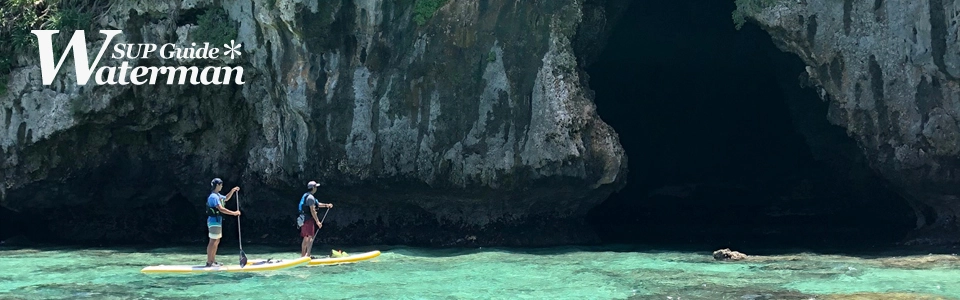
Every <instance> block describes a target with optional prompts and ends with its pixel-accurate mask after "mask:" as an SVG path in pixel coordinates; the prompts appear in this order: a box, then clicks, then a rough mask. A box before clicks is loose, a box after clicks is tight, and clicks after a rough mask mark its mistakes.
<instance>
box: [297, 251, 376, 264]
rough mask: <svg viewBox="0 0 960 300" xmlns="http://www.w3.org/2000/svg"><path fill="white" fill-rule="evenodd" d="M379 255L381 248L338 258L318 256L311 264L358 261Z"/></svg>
mask: <svg viewBox="0 0 960 300" xmlns="http://www.w3.org/2000/svg"><path fill="white" fill-rule="evenodd" d="M377 256H380V251H379V250H373V251H370V252H364V253H360V254H351V255H350V256H344V257H336V258H334V257H326V258H317V259H313V260H310V265H311V266H319V265H332V264H342V263H351V262H358V261H362V260H368V259H371V258H374V257H377Z"/></svg>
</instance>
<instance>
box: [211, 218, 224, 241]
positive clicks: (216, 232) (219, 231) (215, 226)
mask: <svg viewBox="0 0 960 300" xmlns="http://www.w3.org/2000/svg"><path fill="white" fill-rule="evenodd" d="M207 232H208V234H207V235H208V236H209V237H210V238H211V239H214V240H217V239H220V238H221V237H223V226H222V225H221V224H220V223H216V222H207Z"/></svg>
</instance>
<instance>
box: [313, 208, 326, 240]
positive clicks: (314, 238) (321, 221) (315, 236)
mask: <svg viewBox="0 0 960 300" xmlns="http://www.w3.org/2000/svg"><path fill="white" fill-rule="evenodd" d="M328 212H330V208H329V207H327V211H325V212H324V213H323V218H320V224H323V220H326V219H327V213H328ZM318 233H320V228H317V231H316V232H314V233H313V240H314V241H316V240H317V234H318Z"/></svg>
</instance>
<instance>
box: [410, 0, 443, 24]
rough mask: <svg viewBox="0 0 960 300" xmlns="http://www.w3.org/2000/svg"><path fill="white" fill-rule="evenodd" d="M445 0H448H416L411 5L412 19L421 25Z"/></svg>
mask: <svg viewBox="0 0 960 300" xmlns="http://www.w3.org/2000/svg"><path fill="white" fill-rule="evenodd" d="M447 1H450V0H417V3H416V4H414V6H413V21H414V22H417V25H420V26H423V24H426V23H427V20H430V18H431V17H433V14H434V13H436V12H437V10H438V9H440V7H443V5H444V4H447Z"/></svg>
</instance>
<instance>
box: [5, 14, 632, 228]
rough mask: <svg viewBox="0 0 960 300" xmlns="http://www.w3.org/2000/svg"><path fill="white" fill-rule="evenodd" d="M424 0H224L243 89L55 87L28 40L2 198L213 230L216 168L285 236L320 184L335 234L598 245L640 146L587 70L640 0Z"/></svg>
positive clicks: (186, 36)
mask: <svg viewBox="0 0 960 300" xmlns="http://www.w3.org/2000/svg"><path fill="white" fill-rule="evenodd" d="M417 2H419V1H360V2H354V1H316V0H313V1H310V0H305V1H299V0H294V1H272V0H255V1H223V2H222V8H223V9H224V11H225V12H226V13H227V16H228V17H229V19H230V20H231V21H232V22H235V23H234V24H233V25H236V28H237V32H238V34H237V36H236V40H237V42H238V43H242V44H243V55H242V56H241V58H240V59H239V60H238V61H235V62H233V63H232V65H239V66H243V67H245V71H244V79H245V81H246V84H244V85H225V86H216V87H215V86H205V87H199V86H189V85H164V84H158V85H153V86H149V85H144V86H129V85H128V86H122V87H121V86H92V85H87V86H84V87H80V86H77V85H76V82H75V81H74V78H73V77H72V76H73V72H72V64H65V67H64V69H62V70H61V72H60V73H59V75H58V79H57V80H56V81H55V83H54V84H53V85H50V86H43V85H41V83H40V70H39V63H38V61H37V60H36V56H35V55H32V54H30V55H26V54H25V55H24V56H23V57H20V58H19V59H20V61H19V67H18V68H16V69H15V70H14V71H13V73H12V74H11V76H10V78H11V82H10V84H9V92H8V93H7V94H5V95H3V96H0V120H2V121H3V123H0V146H2V147H0V148H2V152H3V157H4V160H3V161H2V162H0V176H2V180H3V185H0V195H2V196H0V205H2V206H3V207H5V208H7V209H10V210H12V211H14V212H16V213H17V214H20V215H21V217H24V216H29V217H30V218H39V219H40V220H43V222H42V223H41V224H45V225H41V226H39V227H37V226H31V227H24V228H22V231H23V232H27V233H28V234H33V235H36V236H48V237H49V238H51V239H57V240H74V241H77V240H80V241H83V240H100V241H140V240H148V241H162V240H179V241H193V240H203V239H205V237H204V228H203V221H202V220H203V216H202V209H201V206H202V205H203V199H205V197H206V194H207V193H209V191H208V189H209V184H208V183H209V181H210V179H211V178H213V177H221V178H223V179H224V180H225V189H229V188H232V187H233V186H235V185H239V186H241V188H242V190H241V192H240V198H239V201H242V202H241V205H242V208H243V209H244V211H245V212H246V213H245V214H244V221H243V223H242V224H243V225H244V229H243V232H244V233H245V234H244V237H248V236H249V237H253V238H252V239H253V240H270V241H277V240H283V241H287V240H294V239H297V236H296V228H295V225H293V224H294V219H295V215H294V214H295V211H294V204H295V203H296V202H298V201H299V198H300V195H301V194H302V193H303V192H305V189H306V187H305V184H306V182H307V181H308V180H317V181H319V182H321V183H322V184H323V187H322V188H321V189H320V191H319V195H318V196H319V197H318V198H320V199H321V201H323V202H333V203H335V204H336V208H335V209H333V210H331V211H330V214H329V215H328V217H327V221H328V223H330V224H332V225H327V226H324V229H325V230H328V229H329V230H330V231H328V235H323V234H321V235H320V236H319V237H318V239H320V240H321V242H335V243H350V242H359V243H413V244H456V243H458V242H459V243H467V242H470V243H482V244H520V243H522V244H538V243H548V242H549V243H559V242H586V241H592V240H594V239H595V237H594V236H593V235H592V233H589V232H588V231H587V230H583V229H580V226H579V225H580V224H581V222H582V221H581V217H582V216H583V215H584V214H585V213H586V212H587V210H589V209H590V208H592V207H593V206H595V205H596V204H597V203H599V202H600V201H602V200H603V199H605V198H606V196H607V195H609V194H610V193H612V192H614V191H616V190H617V189H619V188H620V187H621V186H622V185H623V183H624V178H625V175H626V165H627V164H626V159H627V158H626V156H625V154H624V151H623V149H622V147H621V146H620V142H619V140H618V137H617V134H616V133H615V132H614V131H613V129H612V128H611V127H609V126H608V125H606V124H604V123H603V122H602V121H601V120H600V119H599V117H598V116H597V114H596V112H595V108H594V104H593V102H592V101H591V97H592V95H591V92H590V90H589V88H588V87H587V86H586V80H585V76H586V75H585V73H583V72H582V67H583V66H582V65H581V64H583V63H586V60H588V59H589V58H590V57H595V56H596V55H598V54H599V51H600V49H602V43H600V41H603V40H605V37H606V34H607V32H608V31H609V30H610V27H611V25H610V24H612V22H613V21H614V20H615V19H616V16H617V14H616V12H617V10H616V8H617V7H623V5H624V3H626V2H625V1H587V3H583V1H580V0H568V1H545V2H544V1H537V2H527V1H524V2H515V1H449V2H448V3H446V4H445V5H443V6H441V7H440V8H439V10H438V11H436V12H435V14H434V15H433V17H432V18H429V19H428V20H427V22H426V23H424V24H423V25H419V24H417V23H415V22H413V21H412V20H413V14H416V13H420V12H419V11H418V9H419V7H417V6H418V5H419V4H418V3H417ZM218 7H219V6H215V5H214V4H213V2H211V1H203V0H200V1H186V2H182V3H181V2H180V1H153V2H143V1H140V2H126V1H118V3H116V4H115V5H114V6H113V7H112V9H111V11H110V13H108V14H107V15H106V17H105V18H104V19H103V20H100V23H99V24H98V25H97V26H99V27H102V28H108V27H109V28H117V29H120V30H123V34H122V35H119V36H117V38H116V39H115V42H117V43H142V42H148V43H158V44H160V43H167V42H170V43H180V44H189V42H191V41H194V40H192V39H191V35H192V34H194V33H196V32H197V31H198V30H205V29H204V28H197V27H196V22H195V21H192V19H195V18H196V15H197V14H200V13H203V12H206V11H208V10H210V9H214V8H218ZM610 8H614V9H610ZM608 10H609V13H608ZM584 20H585V21H584ZM102 39H103V37H102V35H101V36H100V40H99V41H95V42H94V41H90V40H88V49H89V48H94V49H98V47H99V45H100V44H102V42H103V41H102ZM598 45H599V46H598ZM578 57H583V58H585V59H583V60H582V61H581V62H579V63H578ZM128 63H130V64H131V65H141V66H159V65H173V64H176V63H177V62H174V61H165V60H160V59H140V60H132V61H128ZM180 63H181V64H188V62H180ZM231 202H233V201H231ZM227 206H228V207H229V208H233V207H235V206H234V204H232V203H229V204H228V205H227ZM228 225H229V224H228ZM229 230H230V229H229V228H228V229H226V231H227V232H230V231H229ZM467 235H470V236H475V238H473V239H464V237H465V236H467ZM184 236H186V237H184Z"/></svg>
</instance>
